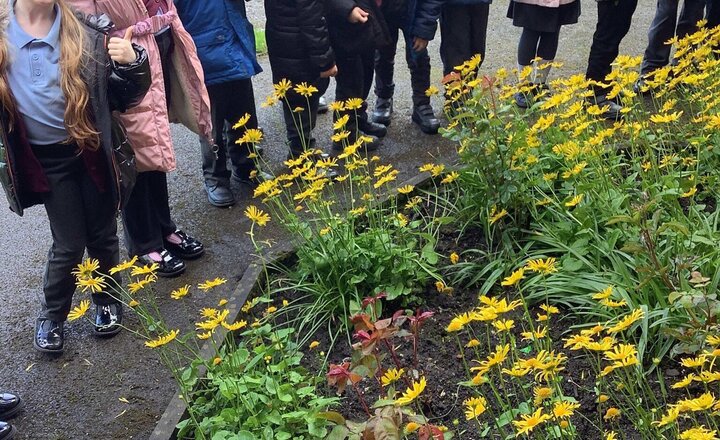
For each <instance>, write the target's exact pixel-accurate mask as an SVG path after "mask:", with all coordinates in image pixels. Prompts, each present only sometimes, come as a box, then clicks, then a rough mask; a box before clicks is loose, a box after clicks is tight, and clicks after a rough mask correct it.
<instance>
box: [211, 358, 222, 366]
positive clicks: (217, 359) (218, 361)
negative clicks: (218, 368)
mask: <svg viewBox="0 0 720 440" xmlns="http://www.w3.org/2000/svg"><path fill="white" fill-rule="evenodd" d="M220 362H222V359H220V358H219V357H216V358H215V359H213V365H220Z"/></svg>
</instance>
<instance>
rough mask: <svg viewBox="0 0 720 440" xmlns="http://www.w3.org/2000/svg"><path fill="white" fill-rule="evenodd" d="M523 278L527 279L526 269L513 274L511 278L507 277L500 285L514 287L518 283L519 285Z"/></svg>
mask: <svg viewBox="0 0 720 440" xmlns="http://www.w3.org/2000/svg"><path fill="white" fill-rule="evenodd" d="M523 278H525V269H518V270H516V271H515V272H513V273H512V274H510V276H508V277H505V279H503V280H502V282H501V283H500V285H501V286H514V285H516V284H517V283H519V282H520V280H522V279H523Z"/></svg>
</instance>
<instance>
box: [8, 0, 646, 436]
mask: <svg viewBox="0 0 720 440" xmlns="http://www.w3.org/2000/svg"><path fill="white" fill-rule="evenodd" d="M620 1H623V0H620ZM248 7H249V15H250V18H251V21H252V22H253V23H254V24H255V25H256V26H262V25H263V24H264V18H263V7H262V3H261V2H259V1H258V0H251V1H250V2H249V3H248ZM583 8H584V11H583V15H582V17H581V21H580V23H579V24H577V25H575V26H569V27H566V28H564V29H563V30H562V35H561V39H560V49H559V55H558V61H563V62H564V63H565V66H564V68H563V69H562V73H567V74H570V73H577V72H582V71H584V67H585V63H586V60H587V55H588V51H589V48H590V42H591V38H592V32H593V30H594V27H595V19H596V8H595V2H593V1H584V2H583ZM506 10H507V0H497V1H496V2H495V4H493V5H492V7H491V20H490V25H489V29H488V53H487V57H486V58H487V61H486V62H485V64H484V65H483V69H482V70H483V72H484V73H491V72H493V71H494V70H495V69H497V68H499V67H509V68H511V67H514V66H515V49H516V44H517V40H518V37H519V34H520V30H519V29H518V28H514V27H513V26H512V24H511V23H510V20H508V19H507V18H505V12H506ZM653 13H654V2H653V1H652V0H640V6H639V7H638V11H637V13H636V17H635V22H634V25H633V29H632V31H631V33H630V35H628V37H627V38H626V39H625V42H624V43H623V47H622V52H623V53H627V54H632V55H639V54H641V53H642V50H643V49H644V46H645V44H646V42H647V35H646V32H647V28H648V26H649V23H650V20H651V19H652V14H653ZM401 44H402V43H401ZM399 53H400V54H402V53H403V52H402V50H401V51H399ZM430 53H431V57H432V60H433V66H434V68H433V82H434V84H436V85H438V86H439V80H440V77H441V68H440V63H439V55H438V39H436V40H435V41H433V42H432V43H431V46H430ZM261 64H262V66H263V68H264V69H265V71H264V72H263V73H262V74H260V75H258V76H257V77H256V78H255V80H254V84H255V93H256V100H257V101H258V104H259V103H260V102H262V101H263V100H264V98H265V97H266V96H267V95H269V94H270V93H271V91H272V87H271V79H270V78H271V76H270V68H269V64H268V62H267V58H265V57H263V58H261ZM396 70H397V72H396V82H397V83H398V87H397V89H396V113H395V117H394V121H393V124H392V125H391V127H390V132H389V134H388V137H387V140H386V142H385V146H384V147H383V149H382V150H381V151H379V154H380V155H381V157H382V158H383V161H386V162H389V163H393V164H395V165H396V167H397V168H399V169H400V170H401V176H400V180H403V179H404V178H408V177H410V176H411V175H413V174H414V172H415V170H416V169H417V166H418V165H420V164H422V163H425V162H428V161H432V160H446V159H448V158H451V157H452V150H453V146H452V145H451V144H450V143H449V142H447V141H445V140H444V139H442V138H441V137H439V136H433V137H431V136H426V135H423V134H422V133H421V132H420V130H419V129H417V128H416V127H415V126H413V125H412V124H411V123H410V114H411V110H412V106H411V100H410V93H409V74H408V72H407V69H406V68H405V64H404V59H403V57H402V56H398V58H397V68H396ZM555 74H557V72H556V73H555ZM331 87H332V86H331ZM328 96H329V97H330V98H332V89H331V91H330V92H328ZM371 96H372V94H371ZM372 99H373V98H371V100H372ZM435 104H436V108H440V106H441V102H440V101H439V100H438V101H436V102H435ZM258 109H259V119H260V121H261V122H260V123H261V125H262V126H263V128H264V130H265V134H266V141H265V143H264V147H265V150H266V157H267V158H268V159H269V160H270V161H271V162H273V163H276V164H279V163H280V162H281V161H282V160H283V158H284V156H285V155H286V154H287V151H286V149H285V146H284V142H283V139H284V132H283V124H282V116H281V114H280V111H279V109H277V108H270V109H261V108H260V107H259V105H258ZM330 119H331V118H330V116H329V115H325V116H321V118H320V124H319V127H318V130H317V137H318V138H319V139H328V138H329V136H330V130H331V124H330ZM173 137H174V140H175V145H176V150H177V156H178V170H177V171H176V172H174V173H171V174H170V179H169V180H170V183H169V184H170V194H171V206H172V210H173V216H174V219H175V220H176V222H177V223H178V224H179V226H180V227H181V228H183V229H184V230H186V231H187V232H189V233H191V234H194V235H196V236H197V237H198V238H200V239H201V240H202V241H203V242H204V243H205V245H206V248H207V255H206V256H205V257H204V258H203V259H201V260H199V261H195V262H189V264H188V271H187V273H186V274H185V275H184V276H182V277H181V278H179V279H175V280H170V281H165V280H161V281H160V282H159V283H158V285H157V293H156V295H157V298H158V302H159V303H160V306H161V308H162V310H163V313H164V314H165V316H166V317H167V318H168V320H169V321H170V322H171V323H172V324H173V326H175V327H178V328H182V329H185V330H189V329H191V328H192V325H193V322H194V320H195V318H196V317H197V311H198V310H199V308H200V307H203V306H211V305H215V304H216V303H217V302H218V300H219V299H221V298H223V297H227V296H228V295H229V294H230V292H231V291H232V289H233V287H234V282H236V281H237V280H238V279H239V277H240V275H241V274H242V273H243V271H244V269H245V268H246V267H247V265H248V262H249V261H251V260H252V259H253V258H254V257H253V250H252V246H251V245H250V243H249V240H248V238H247V235H246V232H247V231H248V229H249V223H248V221H247V220H246V219H245V218H244V216H243V215H242V212H243V209H244V208H245V206H247V204H248V203H250V200H251V199H250V193H249V190H247V189H243V188H236V190H237V191H238V193H237V195H238V200H239V202H238V204H237V205H236V206H235V207H233V208H231V209H224V210H220V209H217V208H213V207H211V206H210V205H209V204H208V203H207V200H206V196H205V193H204V190H203V185H202V174H201V169H200V153H199V148H198V142H197V138H196V136H195V135H193V134H191V133H190V132H189V131H187V130H186V129H184V128H183V127H174V128H173ZM329 143H330V142H329V140H328V141H327V143H326V146H329ZM3 203H4V202H3ZM0 204H2V203H0ZM49 246H50V233H49V227H48V223H47V220H46V217H45V212H44V210H43V208H42V207H35V208H32V209H30V210H28V211H27V213H26V214H25V216H24V217H22V218H20V217H18V216H16V215H15V214H13V213H11V212H10V211H9V210H6V209H0V261H2V264H0V304H2V309H0V317H1V318H0V389H4V390H9V391H13V392H17V393H19V394H21V395H22V397H23V398H24V399H25V401H26V403H27V406H26V409H25V411H24V412H23V413H22V414H21V415H19V416H18V417H17V418H16V419H14V420H13V423H14V424H15V425H16V426H17V428H18V430H19V436H18V438H19V439H32V440H35V439H42V440H44V439H49V440H55V439H72V440H74V439H95V440H110V439H145V438H147V437H148V436H149V434H150V432H151V431H152V429H153V427H154V425H155V423H156V421H157V419H158V418H159V417H160V415H161V414H162V412H163V411H164V409H165V407H166V405H167V404H168V402H169V401H170V398H171V397H172V395H173V394H174V392H175V384H174V382H173V380H172V378H171V376H170V374H169V372H168V371H167V370H166V369H165V368H164V367H163V365H162V364H160V362H159V359H158V357H157V356H156V355H155V354H154V353H153V352H152V351H150V350H148V349H146V348H144V347H143V344H142V341H139V340H138V339H136V338H135V337H133V336H132V335H131V334H129V333H128V332H124V333H122V334H120V335H119V336H117V337H116V338H114V339H111V340H97V339H95V338H93V337H92V335H91V328H90V324H89V323H87V322H75V323H70V324H69V325H67V327H66V338H67V341H66V351H65V354H64V355H62V356H61V357H58V358H50V357H48V356H45V355H41V354H40V353H37V352H35V351H34V350H33V349H32V345H31V342H32V329H33V325H34V320H35V317H36V315H37V312H38V303H37V299H36V295H37V294H38V292H39V286H40V285H41V280H42V273H43V266H44V262H45V259H46V254H47V250H48V248H49ZM216 276H220V277H225V278H227V279H228V280H229V282H228V284H226V285H225V286H222V287H221V288H219V289H217V290H216V291H214V292H211V293H210V294H208V295H202V296H194V297H192V298H189V299H187V300H185V301H182V302H177V301H173V300H170V299H169V298H168V297H169V295H168V294H169V292H170V291H171V290H172V289H174V288H176V287H178V286H181V285H183V284H186V283H189V284H197V283H198V282H201V281H203V280H205V279H207V278H214V277H216ZM82 296H83V294H80V293H78V294H77V295H76V299H77V300H79V299H80V298H82ZM128 321H129V324H130V325H132V324H133V319H132V317H130V319H129V320H128ZM121 398H123V399H126V400H127V401H128V402H129V403H124V402H123V401H121V400H119V399H121Z"/></svg>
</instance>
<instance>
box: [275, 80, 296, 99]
mask: <svg viewBox="0 0 720 440" xmlns="http://www.w3.org/2000/svg"><path fill="white" fill-rule="evenodd" d="M273 88H274V89H275V96H276V97H278V98H280V99H282V98H284V97H285V94H286V93H287V92H288V91H289V90H290V89H291V88H292V83H291V82H290V81H288V80H287V78H283V79H281V80H280V82H279V83H277V84H273Z"/></svg>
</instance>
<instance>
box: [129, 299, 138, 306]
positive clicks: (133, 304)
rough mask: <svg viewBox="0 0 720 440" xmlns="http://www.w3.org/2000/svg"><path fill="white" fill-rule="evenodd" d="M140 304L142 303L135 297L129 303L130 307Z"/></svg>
mask: <svg viewBox="0 0 720 440" xmlns="http://www.w3.org/2000/svg"><path fill="white" fill-rule="evenodd" d="M139 305H140V303H139V302H138V301H136V300H134V299H132V300H130V302H129V303H128V306H129V307H137V306H139Z"/></svg>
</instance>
